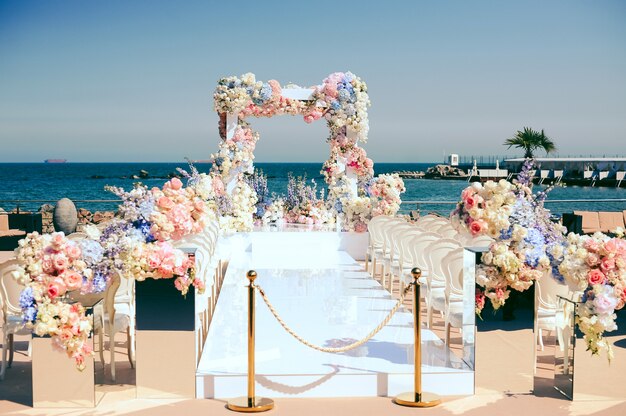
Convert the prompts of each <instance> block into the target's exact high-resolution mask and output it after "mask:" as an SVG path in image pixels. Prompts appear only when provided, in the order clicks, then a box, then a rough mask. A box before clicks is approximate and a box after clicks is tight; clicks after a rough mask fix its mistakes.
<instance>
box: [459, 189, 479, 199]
mask: <svg viewBox="0 0 626 416" xmlns="http://www.w3.org/2000/svg"><path fill="white" fill-rule="evenodd" d="M475 193H476V191H474V189H473V188H471V187H469V188H465V189H463V192H461V199H463V200H465V199H467V198H469V197H470V196H472V195H474V194H475Z"/></svg>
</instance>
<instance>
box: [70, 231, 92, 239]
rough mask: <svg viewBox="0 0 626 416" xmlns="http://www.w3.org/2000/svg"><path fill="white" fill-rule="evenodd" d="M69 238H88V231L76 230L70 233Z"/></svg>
mask: <svg viewBox="0 0 626 416" xmlns="http://www.w3.org/2000/svg"><path fill="white" fill-rule="evenodd" d="M67 238H68V240H83V239H85V238H87V233H83V232H82V231H76V232H75V233H72V234H69V235H68V236H67Z"/></svg>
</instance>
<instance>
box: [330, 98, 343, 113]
mask: <svg viewBox="0 0 626 416" xmlns="http://www.w3.org/2000/svg"><path fill="white" fill-rule="evenodd" d="M330 108H332V109H333V110H335V111H337V110H339V109H340V108H341V104H340V103H339V101H337V100H333V101H331V102H330Z"/></svg>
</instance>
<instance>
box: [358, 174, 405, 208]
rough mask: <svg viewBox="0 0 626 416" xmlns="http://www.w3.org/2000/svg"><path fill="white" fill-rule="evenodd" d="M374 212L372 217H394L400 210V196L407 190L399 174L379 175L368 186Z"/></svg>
mask: <svg viewBox="0 0 626 416" xmlns="http://www.w3.org/2000/svg"><path fill="white" fill-rule="evenodd" d="M366 190H367V195H369V197H370V199H371V202H372V205H373V210H372V215H371V216H372V217H375V216H378V215H389V216H394V215H395V214H396V212H398V210H399V209H400V203H401V202H402V200H401V199H400V195H401V194H402V193H404V191H405V190H406V189H405V187H404V181H403V180H402V178H401V177H400V176H398V174H397V173H394V174H384V175H378V177H376V178H373V179H372V180H371V181H369V183H368V185H367V186H366Z"/></svg>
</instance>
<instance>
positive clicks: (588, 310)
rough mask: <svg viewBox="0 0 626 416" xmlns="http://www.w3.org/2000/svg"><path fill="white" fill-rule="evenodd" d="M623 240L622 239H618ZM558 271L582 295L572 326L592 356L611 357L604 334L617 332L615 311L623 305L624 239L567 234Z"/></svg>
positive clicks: (625, 301)
mask: <svg viewBox="0 0 626 416" xmlns="http://www.w3.org/2000/svg"><path fill="white" fill-rule="evenodd" d="M622 237H623V236H622ZM567 242H568V245H567V248H566V250H565V253H564V255H563V261H562V262H561V264H560V266H559V271H560V273H561V274H562V275H563V277H564V278H565V281H566V283H567V284H568V285H569V286H570V288H571V289H572V290H574V291H581V292H582V293H583V296H582V301H581V303H579V304H578V307H577V310H576V312H577V313H576V323H577V324H578V327H579V328H580V330H581V332H582V333H583V337H584V340H585V342H586V343H587V349H588V350H590V351H591V353H592V354H599V351H600V350H605V351H606V352H607V356H608V358H609V360H611V358H612V357H613V350H612V348H611V345H610V344H609V343H608V342H606V340H605V339H604V332H608V331H614V330H616V329H617V325H616V324H615V319H616V315H615V311H616V310H619V309H622V308H623V307H624V305H625V304H626V240H624V239H623V238H620V237H615V238H611V237H609V236H607V235H604V234H602V233H596V234H594V235H593V236H581V235H578V234H574V233H570V234H569V235H568V237H567Z"/></svg>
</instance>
